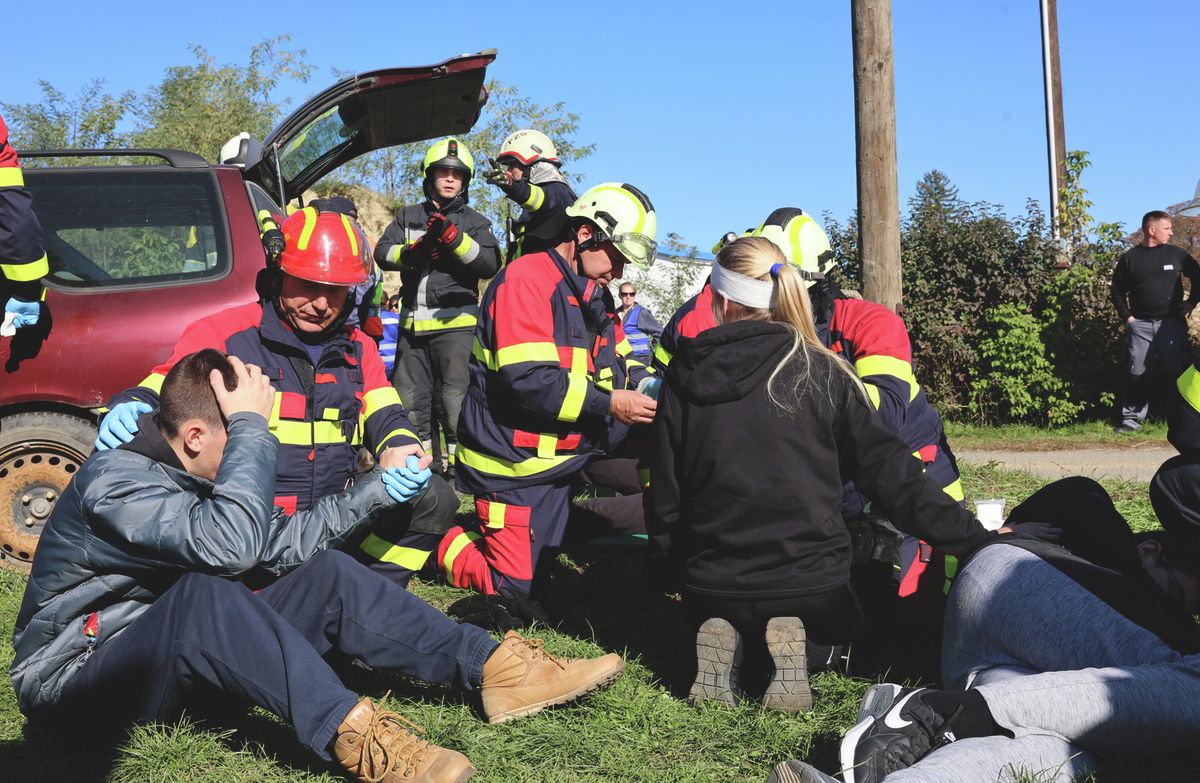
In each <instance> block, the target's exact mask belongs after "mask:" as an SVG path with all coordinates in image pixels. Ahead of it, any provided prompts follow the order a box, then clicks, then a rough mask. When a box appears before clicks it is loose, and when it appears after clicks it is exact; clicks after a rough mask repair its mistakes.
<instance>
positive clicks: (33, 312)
mask: <svg viewBox="0 0 1200 783" xmlns="http://www.w3.org/2000/svg"><path fill="white" fill-rule="evenodd" d="M4 312H6V313H14V314H15V315H16V318H14V319H13V326H15V327H16V328H17V329H21V328H23V327H26V326H33V325H34V324H36V323H37V322H38V316H39V315H41V314H42V306H41V304H39V303H37V302H22V301H21V300H20V299H16V298H14V297H9V299H8V302H6V303H5V305H4Z"/></svg>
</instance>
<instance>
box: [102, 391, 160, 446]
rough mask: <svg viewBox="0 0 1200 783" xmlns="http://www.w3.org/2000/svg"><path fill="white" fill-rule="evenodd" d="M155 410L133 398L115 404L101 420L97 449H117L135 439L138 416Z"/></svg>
mask: <svg viewBox="0 0 1200 783" xmlns="http://www.w3.org/2000/svg"><path fill="white" fill-rule="evenodd" d="M152 410H154V409H153V408H151V407H150V406H149V405H147V404H146V403H144V402H138V401H137V400H131V401H130V402H122V403H120V404H118V405H114V406H113V409H112V410H110V411H109V412H108V413H107V414H106V415H105V416H104V420H103V421H101V422H100V435H99V436H98V437H97V438H96V451H105V450H106V449H115V448H116V447H117V446H120V445H121V444H122V443H128V442H129V441H131V440H133V436H134V435H136V434H137V431H138V425H137V419H138V416H141V415H142V414H143V413H149V412H150V411H152Z"/></svg>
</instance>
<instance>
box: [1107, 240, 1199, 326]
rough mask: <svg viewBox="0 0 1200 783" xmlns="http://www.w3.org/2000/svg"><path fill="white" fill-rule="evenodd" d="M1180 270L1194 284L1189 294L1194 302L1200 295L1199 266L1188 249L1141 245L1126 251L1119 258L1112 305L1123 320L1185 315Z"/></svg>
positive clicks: (1189, 298) (1114, 273) (1113, 281)
mask: <svg viewBox="0 0 1200 783" xmlns="http://www.w3.org/2000/svg"><path fill="white" fill-rule="evenodd" d="M1181 273H1182V274H1185V275H1187V276H1188V280H1190V281H1191V283H1192V292H1191V295H1190V296H1189V297H1188V303H1189V304H1192V303H1194V302H1195V301H1196V298H1197V297H1198V296H1200V265H1197V264H1196V259H1194V258H1192V257H1191V256H1190V255H1188V252H1187V251H1186V250H1184V249H1183V248H1181V247H1176V246H1175V245H1159V246H1157V247H1146V246H1145V245H1138V246H1137V247H1135V248H1132V249H1131V250H1128V251H1126V253H1125V254H1124V255H1122V256H1121V258H1120V259H1119V260H1118V261H1117V265H1116V267H1115V268H1114V269H1113V279H1112V301H1113V306H1115V307H1116V308H1117V315H1119V316H1120V318H1121V321H1122V323H1124V322H1125V321H1127V320H1129V316H1131V315H1132V316H1133V317H1134V318H1137V319H1138V320H1157V319H1161V318H1165V317H1166V316H1168V315H1183V314H1184V307H1183V281H1182V278H1181V277H1180V274H1181Z"/></svg>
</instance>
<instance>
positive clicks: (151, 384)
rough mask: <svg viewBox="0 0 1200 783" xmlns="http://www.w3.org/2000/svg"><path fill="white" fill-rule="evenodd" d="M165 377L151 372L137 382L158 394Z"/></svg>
mask: <svg viewBox="0 0 1200 783" xmlns="http://www.w3.org/2000/svg"><path fill="white" fill-rule="evenodd" d="M166 379H167V376H165V375H163V374H161V373H157V372H152V373H150V374H149V375H147V376H146V377H145V378H144V379H143V380H142V382H141V383H139V384H138V386H141V387H142V388H143V389H149V390H150V391H152V392H154V393H155V394H160V393H161V392H162V385H163V381H165V380H166ZM276 397H278V394H277V395H276Z"/></svg>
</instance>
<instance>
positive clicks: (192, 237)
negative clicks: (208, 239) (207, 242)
mask: <svg viewBox="0 0 1200 783" xmlns="http://www.w3.org/2000/svg"><path fill="white" fill-rule="evenodd" d="M199 243H200V240H199V239H198V238H197V237H196V227H195V226H192V227H191V228H189V229H188V236H187V242H185V243H184V245H183V246H184V247H189V248H190V247H195V246H196V245H198V244H199Z"/></svg>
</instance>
